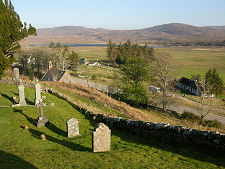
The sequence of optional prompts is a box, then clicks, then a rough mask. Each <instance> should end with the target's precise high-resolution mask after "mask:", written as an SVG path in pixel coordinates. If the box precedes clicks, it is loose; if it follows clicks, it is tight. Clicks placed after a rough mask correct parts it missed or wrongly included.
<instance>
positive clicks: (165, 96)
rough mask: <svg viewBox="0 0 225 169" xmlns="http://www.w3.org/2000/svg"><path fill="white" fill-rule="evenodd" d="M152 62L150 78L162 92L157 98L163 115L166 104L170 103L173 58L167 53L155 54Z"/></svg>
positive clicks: (173, 71) (173, 67)
mask: <svg viewBox="0 0 225 169" xmlns="http://www.w3.org/2000/svg"><path fill="white" fill-rule="evenodd" d="M154 60H155V64H154V65H153V67H152V72H151V75H152V76H151V77H152V81H153V83H154V84H155V85H157V87H159V88H160V90H161V91H162V93H160V94H159V96H160V97H161V99H160V102H161V104H162V108H163V112H164V113H165V112H166V110H167V108H168V104H169V103H170V102H171V101H172V94H171V88H172V87H173V84H174V79H175V64H174V61H173V58H172V57H171V56H170V55H169V54H167V53H155V55H154Z"/></svg>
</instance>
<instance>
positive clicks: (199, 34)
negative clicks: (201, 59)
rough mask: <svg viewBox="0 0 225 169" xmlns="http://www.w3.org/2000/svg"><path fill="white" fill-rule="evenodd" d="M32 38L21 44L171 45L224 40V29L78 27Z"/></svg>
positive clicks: (50, 30) (49, 30)
mask: <svg viewBox="0 0 225 169" xmlns="http://www.w3.org/2000/svg"><path fill="white" fill-rule="evenodd" d="M37 33H38V35H37V36H36V37H31V38H28V39H27V40H26V41H25V42H24V43H25V44H43V43H50V42H60V43H106V42H108V40H109V39H112V40H113V41H114V42H124V41H126V40H127V39H130V40H131V41H133V42H135V43H149V44H173V43H176V42H178V43H192V42H200V41H203V42H208V41H217V40H219V41H223V40H225V26H205V27H197V26H193V25H187V24H181V23H171V24H164V25H159V26H154V27H150V28H145V29H136V30H108V29H102V28H98V29H93V28H86V27H82V26H63V27H55V28H45V29H38V30H37Z"/></svg>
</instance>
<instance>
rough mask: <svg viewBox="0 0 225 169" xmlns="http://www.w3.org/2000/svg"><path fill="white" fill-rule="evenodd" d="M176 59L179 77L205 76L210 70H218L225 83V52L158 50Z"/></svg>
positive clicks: (176, 49) (180, 49) (181, 49)
mask: <svg viewBox="0 0 225 169" xmlns="http://www.w3.org/2000/svg"><path fill="white" fill-rule="evenodd" d="M157 50H159V51H161V52H166V53H169V54H170V55H171V56H173V57H174V59H175V63H176V65H177V70H178V71H177V73H178V76H179V77H182V76H184V77H188V78H190V77H191V75H193V74H201V75H204V74H205V72H206V71H208V70H209V69H210V68H216V69H217V71H218V73H219V74H220V76H221V77H222V78H223V80H224V81H225V50H222V49H220V50H214V49H212V50H198V49H183V48H163V49H157Z"/></svg>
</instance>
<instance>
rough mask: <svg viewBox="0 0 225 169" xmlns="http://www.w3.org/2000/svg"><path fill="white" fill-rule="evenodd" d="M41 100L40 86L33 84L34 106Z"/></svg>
mask: <svg viewBox="0 0 225 169" xmlns="http://www.w3.org/2000/svg"><path fill="white" fill-rule="evenodd" d="M40 100H41V85H40V84H39V83H36V84H35V105H37V104H39V103H40Z"/></svg>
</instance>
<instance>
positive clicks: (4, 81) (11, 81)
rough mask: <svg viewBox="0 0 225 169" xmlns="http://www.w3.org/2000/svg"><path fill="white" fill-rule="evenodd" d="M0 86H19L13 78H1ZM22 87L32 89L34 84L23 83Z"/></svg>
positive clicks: (18, 82)
mask: <svg viewBox="0 0 225 169" xmlns="http://www.w3.org/2000/svg"><path fill="white" fill-rule="evenodd" d="M0 83H1V84H12V85H19V84H20V81H19V80H17V79H15V78H10V77H3V78H2V79H1V80H0ZM23 85H24V86H26V87H28V88H34V85H35V83H34V82H32V81H23Z"/></svg>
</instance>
